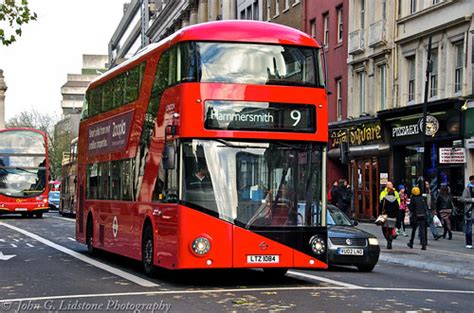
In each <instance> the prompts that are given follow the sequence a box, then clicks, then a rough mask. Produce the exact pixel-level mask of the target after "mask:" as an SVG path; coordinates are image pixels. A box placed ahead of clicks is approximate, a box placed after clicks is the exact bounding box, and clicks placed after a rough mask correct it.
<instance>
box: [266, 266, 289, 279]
mask: <svg viewBox="0 0 474 313" xmlns="http://www.w3.org/2000/svg"><path fill="white" fill-rule="evenodd" d="M286 272H288V269H287V268H264V269H263V273H264V274H265V276H267V277H268V278H270V279H281V278H283V277H284V276H285V275H286Z"/></svg>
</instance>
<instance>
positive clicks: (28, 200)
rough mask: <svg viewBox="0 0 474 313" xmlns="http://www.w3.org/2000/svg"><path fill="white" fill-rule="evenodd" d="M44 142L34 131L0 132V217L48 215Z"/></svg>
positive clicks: (46, 164)
mask: <svg viewBox="0 0 474 313" xmlns="http://www.w3.org/2000/svg"><path fill="white" fill-rule="evenodd" d="M48 179H49V163H48V142H47V139H46V134H45V133H43V132H41V131H39V130H34V129H27V128H11V129H3V130H0V214H6V213H20V214H22V215H23V216H33V214H34V215H35V216H36V217H39V218H41V217H42V216H43V213H44V212H47V211H48Z"/></svg>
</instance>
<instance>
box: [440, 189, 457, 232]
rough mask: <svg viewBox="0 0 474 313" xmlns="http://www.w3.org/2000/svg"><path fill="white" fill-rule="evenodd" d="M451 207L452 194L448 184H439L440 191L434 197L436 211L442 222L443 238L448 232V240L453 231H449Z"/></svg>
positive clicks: (452, 206)
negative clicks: (436, 196)
mask: <svg viewBox="0 0 474 313" xmlns="http://www.w3.org/2000/svg"><path fill="white" fill-rule="evenodd" d="M453 208H454V205H453V196H452V195H451V193H450V192H449V188H448V186H445V185H444V186H441V189H440V193H439V195H438V198H437V199H436V212H437V213H438V216H439V217H440V219H441V222H442V224H443V228H444V232H443V238H446V234H448V240H451V239H453V233H452V232H451V215H452V213H453Z"/></svg>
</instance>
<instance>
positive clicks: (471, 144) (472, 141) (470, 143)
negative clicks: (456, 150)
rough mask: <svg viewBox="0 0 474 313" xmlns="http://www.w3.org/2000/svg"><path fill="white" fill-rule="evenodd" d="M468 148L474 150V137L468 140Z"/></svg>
mask: <svg viewBox="0 0 474 313" xmlns="http://www.w3.org/2000/svg"><path fill="white" fill-rule="evenodd" d="M466 148H468V149H474V137H471V138H468V139H466Z"/></svg>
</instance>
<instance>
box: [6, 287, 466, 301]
mask: <svg viewBox="0 0 474 313" xmlns="http://www.w3.org/2000/svg"><path fill="white" fill-rule="evenodd" d="M348 289H350V290H355V291H381V292H386V291H395V292H421V293H451V294H467V295H474V290H441V289H417V288H384V287H360V288H346V287H337V286H334V287H316V286H312V287H272V288H231V289H202V290H195V289H194V290H163V291H141V292H140V291H139V292H120V293H98V294H81V295H63V296H45V297H32V298H16V299H3V300H0V303H5V302H22V301H42V300H57V299H78V298H101V297H108V298H110V297H127V296H154V295H175V294H179V295H183V294H209V293H228V292H247V293H248V292H268V291H277V292H278V291H302V290H317V291H325V290H329V291H331V290H348Z"/></svg>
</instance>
